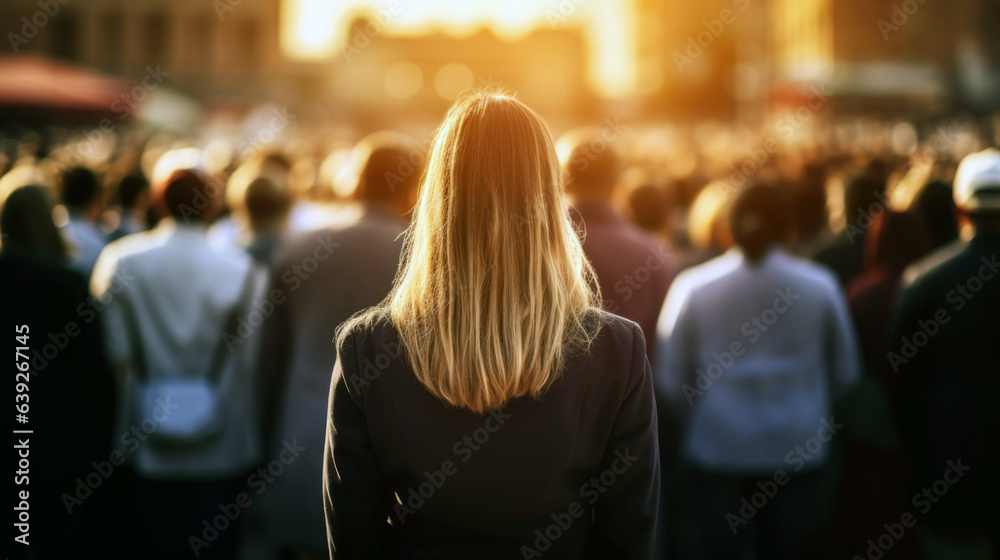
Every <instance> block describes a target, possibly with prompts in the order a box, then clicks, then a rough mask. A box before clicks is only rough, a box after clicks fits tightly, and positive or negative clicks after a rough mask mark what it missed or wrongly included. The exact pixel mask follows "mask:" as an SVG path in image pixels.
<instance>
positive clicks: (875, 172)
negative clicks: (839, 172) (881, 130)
mask: <svg viewBox="0 0 1000 560" xmlns="http://www.w3.org/2000/svg"><path fill="white" fill-rule="evenodd" d="M885 173H886V172H885V169H884V167H883V164H875V163H873V164H872V166H871V167H870V168H869V170H868V171H866V172H865V173H864V174H862V175H860V176H859V177H857V178H855V179H854V181H852V182H851V184H850V185H849V186H848V188H847V190H846V191H845V192H844V216H845V218H846V220H847V223H846V224H845V226H844V229H842V230H841V231H840V232H838V233H837V234H836V235H835V236H834V237H833V238H832V239H830V240H829V241H827V242H826V243H825V244H824V245H823V246H822V247H820V249H819V250H818V251H816V253H815V254H814V255H813V260H814V261H816V262H818V263H820V264H822V265H825V266H826V267H828V268H829V269H830V270H832V271H833V273H834V274H835V275H836V276H837V280H838V281H839V282H840V285H841V286H846V285H847V284H848V283H849V282H850V281H851V280H852V279H854V277H856V276H857V275H859V274H861V272H862V270H864V261H865V239H866V238H867V237H868V229H869V228H870V227H871V222H872V219H873V218H874V217H877V216H879V215H881V214H883V213H885V212H886V211H888V208H889V205H888V204H887V202H886V195H885V188H886V179H885Z"/></svg>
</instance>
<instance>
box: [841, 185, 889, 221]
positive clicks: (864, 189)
mask: <svg viewBox="0 0 1000 560" xmlns="http://www.w3.org/2000/svg"><path fill="white" fill-rule="evenodd" d="M885 184H886V183H885V179H884V178H882V177H881V176H880V175H878V174H877V173H875V174H872V173H864V174H862V175H861V176H859V177H857V178H856V179H854V181H852V182H851V184H850V186H848V187H847V190H846V191H845V192H844V219H845V220H846V221H847V224H849V225H852V226H854V227H859V226H858V222H859V218H860V217H861V216H863V215H876V214H881V213H882V212H883V211H884V210H885V204H884V202H883V201H884V200H885Z"/></svg>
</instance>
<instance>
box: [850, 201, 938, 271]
mask: <svg viewBox="0 0 1000 560" xmlns="http://www.w3.org/2000/svg"><path fill="white" fill-rule="evenodd" d="M870 232H871V233H870V234H869V235H868V237H867V238H866V239H865V266H866V268H872V267H884V268H886V269H888V270H889V271H890V272H892V273H894V274H901V273H902V272H903V269H905V268H906V267H907V266H909V265H910V264H911V263H913V261H915V260H917V259H919V258H920V257H922V256H924V255H925V254H926V253H927V251H929V250H930V249H931V242H930V237H929V236H928V234H927V228H926V227H925V226H924V221H923V219H921V218H920V216H919V215H917V214H915V213H912V212H893V211H887V212H885V213H883V214H881V215H879V216H877V217H876V218H875V219H874V220H873V221H872V225H871V230H870Z"/></svg>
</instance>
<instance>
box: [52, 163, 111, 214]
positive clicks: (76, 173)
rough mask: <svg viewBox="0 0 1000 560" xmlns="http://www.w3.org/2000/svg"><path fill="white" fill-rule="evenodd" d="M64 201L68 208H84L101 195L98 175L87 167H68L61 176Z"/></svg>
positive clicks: (60, 181)
mask: <svg viewBox="0 0 1000 560" xmlns="http://www.w3.org/2000/svg"><path fill="white" fill-rule="evenodd" d="M59 183H60V187H61V188H60V190H61V192H62V202H63V204H65V205H66V207H67V208H73V209H84V208H87V207H88V206H90V205H91V204H92V203H94V202H96V201H97V200H98V199H99V198H100V196H101V183H100V181H98V179H97V175H96V174H95V173H94V172H93V171H91V170H90V169H88V168H86V167H72V168H70V169H67V170H66V171H65V172H63V174H62V175H61V176H60V178H59Z"/></svg>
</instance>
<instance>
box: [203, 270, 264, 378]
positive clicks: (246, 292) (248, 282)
mask: <svg viewBox="0 0 1000 560" xmlns="http://www.w3.org/2000/svg"><path fill="white" fill-rule="evenodd" d="M256 273H257V270H256V262H255V261H252V260H251V261H250V271H249V272H247V276H246V279H244V280H243V288H242V289H241V290H240V297H239V299H237V300H236V305H234V306H233V309H232V311H230V312H229V316H228V318H227V319H226V322H225V324H224V325H223V328H222V332H220V333H219V343H218V345H217V346H216V347H215V354H214V355H213V356H212V363H211V365H210V366H209V368H208V375H207V376H206V378H207V379H208V381H209V383H212V384H213V385H214V384H216V383H218V381H219V377H220V376H221V375H222V369H223V366H224V365H225V364H226V358H227V357H228V356H229V355H230V354H234V353H235V351H230V349H229V345H228V344H227V343H226V335H227V334H229V335H230V336H235V333H236V329H237V328H238V327H239V319H240V313H242V312H243V311H244V310H245V309H247V308H249V307H250V300H251V299H252V298H253V286H254V281H253V280H254V276H255V275H256Z"/></svg>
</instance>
